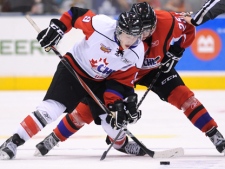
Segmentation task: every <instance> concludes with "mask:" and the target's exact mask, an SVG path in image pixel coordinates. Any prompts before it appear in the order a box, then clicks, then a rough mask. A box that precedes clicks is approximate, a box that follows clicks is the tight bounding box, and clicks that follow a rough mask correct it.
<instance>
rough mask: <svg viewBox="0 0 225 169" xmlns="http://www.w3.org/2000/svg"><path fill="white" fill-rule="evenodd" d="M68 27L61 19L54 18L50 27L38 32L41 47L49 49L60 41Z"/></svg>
mask: <svg viewBox="0 0 225 169" xmlns="http://www.w3.org/2000/svg"><path fill="white" fill-rule="evenodd" d="M66 29H67V28H66V26H65V25H64V24H63V23H62V22H61V21H60V20H58V19H52V20H51V22H50V25H49V27H48V28H46V29H44V30H43V31H41V32H40V33H39V34H38V36H37V40H38V42H39V43H40V44H41V47H44V48H45V49H47V48H48V47H50V46H54V45H57V44H58V43H59V41H60V40H61V39H62V37H63V35H64V32H65V31H66ZM48 51H49V50H48ZM48 51H47V52H48Z"/></svg>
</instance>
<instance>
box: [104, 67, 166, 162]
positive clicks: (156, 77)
mask: <svg viewBox="0 0 225 169" xmlns="http://www.w3.org/2000/svg"><path fill="white" fill-rule="evenodd" d="M159 70H160V71H159V72H157V74H156V75H155V77H154V79H153V80H152V83H151V84H150V85H149V87H148V89H147V90H146V91H145V93H144V95H143V96H142V98H141V100H140V101H139V103H138V104H137V108H139V106H140V105H141V103H142V102H143V100H144V99H145V97H146V96H147V94H148V92H149V91H150V90H151V89H152V87H153V86H154V84H155V82H156V81H157V79H158V77H159V76H160V74H161V72H162V71H161V67H160V68H159ZM126 125H127V124H123V125H122V126H123V127H122V128H121V129H120V132H119V133H118V134H117V135H116V137H115V138H114V140H113V142H112V143H111V144H110V146H109V148H108V149H107V150H106V151H104V153H103V154H102V157H101V159H100V160H104V159H105V157H106V155H107V153H108V152H109V150H110V149H111V148H112V146H113V145H114V143H115V142H116V140H117V139H118V138H119V136H120V134H121V133H122V131H123V130H124V131H127V129H126ZM129 134H131V133H129ZM129 134H128V135H129ZM132 136H133V135H132ZM131 138H132V137H131ZM145 148H146V147H144V149H145ZM146 151H148V150H147V149H146ZM148 152H149V153H147V154H149V155H150V156H151V157H153V155H154V153H153V152H152V151H151V150H150V151H148Z"/></svg>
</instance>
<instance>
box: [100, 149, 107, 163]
mask: <svg viewBox="0 0 225 169" xmlns="http://www.w3.org/2000/svg"><path fill="white" fill-rule="evenodd" d="M106 154H107V151H104V153H103V154H102V157H101V159H100V161H102V160H104V159H105V157H106Z"/></svg>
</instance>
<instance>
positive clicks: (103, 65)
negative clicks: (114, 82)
mask: <svg viewBox="0 0 225 169" xmlns="http://www.w3.org/2000/svg"><path fill="white" fill-rule="evenodd" d="M89 62H90V64H91V67H92V70H93V71H95V73H97V74H98V75H96V78H104V77H106V76H107V75H109V74H111V73H112V72H114V70H113V69H110V68H109V67H107V65H108V64H109V63H108V62H107V58H105V59H102V58H100V59H99V60H94V59H91V60H89Z"/></svg>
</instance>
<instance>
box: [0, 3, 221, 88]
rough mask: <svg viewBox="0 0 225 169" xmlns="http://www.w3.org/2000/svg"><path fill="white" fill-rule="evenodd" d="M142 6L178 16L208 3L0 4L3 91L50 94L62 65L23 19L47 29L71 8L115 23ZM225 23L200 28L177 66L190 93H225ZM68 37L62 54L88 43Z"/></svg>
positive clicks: (79, 36) (76, 34)
mask: <svg viewBox="0 0 225 169" xmlns="http://www.w3.org/2000/svg"><path fill="white" fill-rule="evenodd" d="M144 1H146V2H148V3H149V4H150V5H151V6H152V7H153V8H154V9H155V10H167V11H176V12H188V11H193V12H197V11H198V10H199V9H200V8H201V7H202V5H203V4H204V3H205V0H197V1H196V0H0V23H1V26H0V90H46V89H47V87H48V85H49V83H50V81H51V78H52V75H53V73H54V71H55V69H56V66H57V64H58V62H59V59H58V58H57V56H55V55H54V53H52V52H49V53H46V52H45V51H44V50H43V49H41V47H40V45H39V44H38V42H37V40H36V36H37V32H36V31H35V30H34V28H33V27H32V26H31V25H30V23H29V22H28V21H27V20H26V19H25V17H24V16H25V14H30V15H31V17H32V19H33V20H34V21H35V22H36V23H37V25H38V26H39V27H40V28H41V29H45V28H46V27H48V25H49V21H50V20H51V19H52V18H60V15H61V14H62V13H63V12H65V11H67V10H69V9H70V7H72V6H77V7H82V8H88V9H91V10H93V11H94V12H95V13H97V14H106V15H109V16H110V17H112V18H115V19H116V18H117V16H118V14H119V13H120V12H122V11H127V10H129V9H130V7H131V5H132V4H133V3H136V2H144ZM224 21H225V20H224V15H221V16H219V17H218V18H216V19H214V20H211V21H209V22H207V23H205V24H203V25H201V26H199V27H197V28H196V39H195V41H194V42H193V44H192V45H191V46H190V47H189V48H187V49H186V51H185V53H184V56H183V57H182V59H181V60H180V62H179V63H178V64H177V66H176V69H177V70H178V71H179V73H180V75H181V76H182V78H183V80H184V81H185V83H186V84H187V85H188V86H189V87H190V88H191V89H213V90H217V89H225V24H224V23H225V22H224ZM69 34H70V35H69V36H67V35H65V36H64V38H63V39H62V40H61V41H60V43H59V45H58V46H57V49H58V50H59V51H60V52H61V54H64V53H65V52H67V51H68V50H69V49H70V48H71V47H72V46H73V44H74V43H75V42H76V41H79V40H80V39H82V38H83V37H84V35H83V33H82V31H81V30H77V29H73V30H72V31H71V32H70V33H69ZM159 36H160V35H159ZM138 89H139V88H138ZM140 89H142V88H140Z"/></svg>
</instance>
